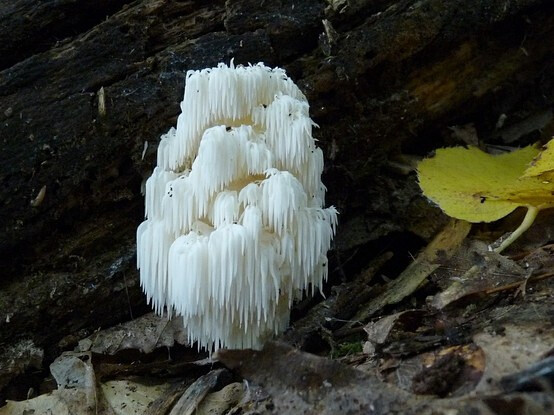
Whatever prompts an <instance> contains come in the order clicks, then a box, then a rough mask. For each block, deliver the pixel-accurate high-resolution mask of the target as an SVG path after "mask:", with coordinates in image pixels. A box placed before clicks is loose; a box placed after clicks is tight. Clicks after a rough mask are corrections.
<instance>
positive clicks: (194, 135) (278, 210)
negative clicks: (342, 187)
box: [137, 63, 337, 351]
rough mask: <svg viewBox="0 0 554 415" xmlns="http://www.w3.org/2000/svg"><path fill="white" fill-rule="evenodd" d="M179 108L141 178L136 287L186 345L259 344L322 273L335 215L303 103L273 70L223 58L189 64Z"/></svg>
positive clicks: (283, 323) (283, 76)
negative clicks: (175, 322) (180, 330)
mask: <svg viewBox="0 0 554 415" xmlns="http://www.w3.org/2000/svg"><path fill="white" fill-rule="evenodd" d="M181 110H182V113H181V115H180V116H179V118H178V120H177V128H171V129H170V130H169V132H168V133H167V134H164V135H163V136H162V137H161V142H160V144H159V147H158V159H157V166H156V167H155V169H154V171H153V173H152V176H151V177H150V178H149V179H148V181H147V182H146V209H145V210H146V220H145V221H144V222H143V223H142V224H141V225H140V226H139V227H138V229H137V266H138V268H139V269H140V280H141V286H142V288H143V290H144V291H145V293H146V295H147V298H148V302H149V303H152V306H153V307H154V309H155V310H156V312H158V313H163V312H164V310H165V311H166V312H167V313H168V314H169V315H170V316H171V315H180V316H182V317H183V320H184V324H185V327H186V331H187V333H188V338H189V341H190V342H191V344H192V343H193V342H195V341H196V342H198V347H202V348H206V349H208V350H210V351H213V350H217V349H218V348H222V347H225V348H237V349H243V348H260V347H261V346H262V345H263V342H264V340H265V339H267V338H268V337H271V336H273V335H274V334H278V333H280V332H282V331H283V330H284V329H285V328H286V327H287V325H288V321H289V314H290V308H291V305H292V302H293V301H294V300H295V299H298V298H299V297H300V296H301V295H302V292H303V291H304V290H307V289H308V288H309V287H311V289H312V291H313V290H314V289H315V288H317V287H321V285H322V282H323V280H325V279H326V278H327V273H328V271H327V257H326V254H327V251H328V250H329V247H330V244H331V239H332V238H333V235H334V232H335V226H336V223H337V211H336V210H335V208H334V207H330V208H327V209H324V208H323V206H324V197H325V187H324V185H323V184H322V182H321V173H322V170H323V153H322V151H321V149H319V148H318V147H316V145H315V142H314V139H313V137H312V127H313V126H314V125H315V124H314V123H313V122H312V120H311V119H310V117H309V106H308V102H307V100H306V98H305V96H304V95H303V94H302V92H301V91H300V89H299V88H298V87H297V86H296V85H295V84H294V82H293V81H292V80H291V79H290V78H289V77H288V76H287V75H286V73H285V71H284V70H283V69H280V68H269V67H267V66H265V65H263V64H261V63H260V64H257V65H252V66H236V67H235V66H234V65H233V64H232V63H231V65H230V66H227V65H225V64H219V65H218V67H216V68H210V69H204V70H200V71H188V72H187V75H186V84H185V95H184V99H183V101H182V103H181Z"/></svg>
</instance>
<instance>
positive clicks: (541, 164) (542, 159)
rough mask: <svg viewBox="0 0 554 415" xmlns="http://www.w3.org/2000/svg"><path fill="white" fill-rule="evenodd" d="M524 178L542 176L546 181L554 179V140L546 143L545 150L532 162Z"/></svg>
mask: <svg viewBox="0 0 554 415" xmlns="http://www.w3.org/2000/svg"><path fill="white" fill-rule="evenodd" d="M523 176H524V177H534V176H541V178H543V179H545V180H549V179H552V178H554V140H550V141H549V142H548V143H546V145H545V146H544V147H543V150H542V151H541V152H540V153H539V154H538V155H537V156H536V157H535V158H534V159H533V161H531V165H530V166H529V167H528V168H527V169H526V170H525V172H524V174H523Z"/></svg>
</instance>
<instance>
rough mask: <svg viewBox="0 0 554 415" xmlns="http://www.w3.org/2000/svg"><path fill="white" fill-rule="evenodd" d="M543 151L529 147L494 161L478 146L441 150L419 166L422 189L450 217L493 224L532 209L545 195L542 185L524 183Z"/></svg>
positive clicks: (503, 155) (533, 182) (536, 181)
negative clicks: (532, 202)
mask: <svg viewBox="0 0 554 415" xmlns="http://www.w3.org/2000/svg"><path fill="white" fill-rule="evenodd" d="M538 152H539V150H538V149H536V148H535V147H525V148H523V149H521V150H516V151H513V152H511V153H506V154H502V155H499V156H493V155H490V154H487V153H485V152H483V151H481V150H479V149H478V148H476V147H469V148H464V147H454V148H443V149H439V150H437V151H436V154H435V156H434V157H431V158H427V159H425V160H423V161H422V162H421V163H419V166H418V175H419V185H420V186H421V189H422V190H423V194H425V196H427V197H428V198H429V199H431V200H432V201H433V202H435V203H437V204H438V205H439V206H440V208H441V209H442V210H443V211H444V212H445V213H446V214H447V215H449V216H452V217H454V218H457V219H464V220H467V221H469V222H492V221H494V220H497V219H500V218H502V217H504V216H506V215H507V214H508V213H510V212H511V211H513V210H514V209H515V208H517V207H518V206H522V205H526V204H528V199H529V198H531V199H533V198H536V197H538V196H543V193H544V191H543V186H541V181H540V180H538V179H536V178H529V179H525V180H524V181H522V180H520V177H521V176H522V175H523V173H524V171H525V169H526V168H527V166H528V164H529V163H530V162H531V160H533V158H534V157H535V156H536V155H537V154H538ZM537 193H538V194H537Z"/></svg>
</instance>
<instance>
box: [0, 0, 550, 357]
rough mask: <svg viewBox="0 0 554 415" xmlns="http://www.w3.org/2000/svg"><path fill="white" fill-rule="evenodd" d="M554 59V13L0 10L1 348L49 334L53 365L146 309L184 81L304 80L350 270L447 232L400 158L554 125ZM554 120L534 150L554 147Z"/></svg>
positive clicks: (154, 6)
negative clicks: (150, 189) (217, 76)
mask: <svg viewBox="0 0 554 415" xmlns="http://www.w3.org/2000/svg"><path fill="white" fill-rule="evenodd" d="M323 19H327V20H328V21H329V22H330V24H331V25H330V26H329V25H328V26H327V27H328V29H327V30H325V28H324V25H323V24H322V20H323ZM553 45H554V5H552V4H551V2H549V1H546V0H515V1H511V2H506V1H497V0H486V1H484V0H470V1H468V0H465V1H462V0H457V1H449V2H444V1H439V0H424V1H408V0H397V1H392V0H391V1H386V0H381V1H377V0H365V1H364V0H350V1H349V0H345V1H330V2H324V1H322V0H321V1H318V0H307V1H302V2H295V1H292V0H283V1H280V2H272V1H265V2H264V1H258V0H243V1H228V2H226V3H225V2H223V1H217V0H214V1H176V0H174V1H171V0H155V1H151V0H148V1H146V0H144V1H140V0H137V1H134V2H126V1H123V0H120V1H88V0H79V1H78V0H74V1H69V0H65V1H62V0H59V1H53V2H35V1H24V0H20V1H16V2H10V1H2V2H0V57H1V58H0V70H1V72H0V122H1V124H0V140H1V143H2V152H1V153H0V183H1V184H2V186H1V187H0V200H2V202H3V203H2V205H1V206H0V232H1V234H0V267H1V269H2V270H3V273H2V278H1V280H0V345H9V344H14V343H15V342H17V341H19V340H21V339H32V340H33V341H34V342H35V344H37V345H39V346H40V347H43V348H45V349H46V350H47V352H50V355H49V354H48V353H47V356H52V355H53V354H54V353H57V352H58V350H59V348H60V347H61V348H63V347H68V346H70V345H71V344H73V343H74V342H75V341H76V340H77V339H78V338H79V337H81V336H82V335H84V334H86V333H87V332H89V331H90V330H94V329H96V328H98V327H106V326H109V325H112V324H114V323H116V322H119V321H123V320H126V319H129V318H131V314H132V313H134V315H137V314H140V313H142V312H144V311H145V310H146V309H147V306H146V304H145V303H144V300H143V297H142V295H141V292H140V288H139V286H138V276H137V273H136V271H135V265H134V255H135V247H134V245H135V242H134V234H135V230H136V227H137V225H138V224H139V223H140V221H141V220H142V215H143V197H142V196H141V194H140V188H141V183H142V181H143V180H144V179H145V178H146V177H148V175H149V174H150V172H151V169H152V167H153V164H154V161H155V155H156V143H157V142H158V137H159V136H160V134H162V133H163V132H165V131H167V130H168V129H169V127H171V126H172V125H174V124H175V120H176V116H177V115H178V113H179V111H180V109H179V102H180V100H181V99H182V94H183V85H184V76H185V72H186V71H187V70H189V69H199V68H204V67H209V66H214V65H216V64H217V63H218V62H229V61H230V60H231V59H232V58H234V62H235V64H241V63H244V64H246V63H248V62H252V63H255V62H259V61H263V62H265V63H266V64H268V65H279V66H282V67H284V68H286V69H287V71H288V73H289V75H290V76H291V77H292V78H293V79H294V80H295V81H296V82H297V83H298V85H299V86H300V87H301V88H302V90H303V91H304V92H305V93H306V95H307V96H308V99H309V101H310V104H311V112H312V116H313V118H314V120H315V122H317V123H318V124H319V125H320V127H321V128H320V129H319V130H317V131H316V134H317V138H318V139H319V140H320V141H319V145H320V146H321V147H323V149H324V152H325V154H326V159H327V160H326V170H325V183H326V184H327V187H328V189H329V191H328V203H333V204H335V205H336V206H337V207H338V208H339V210H340V212H341V218H340V219H341V227H340V230H339V234H338V236H337V252H336V256H337V257H338V259H341V258H342V259H344V258H347V257H352V258H354V259H353V260H352V261H350V263H348V264H344V263H343V262H344V261H342V262H340V263H341V264H342V265H344V268H343V270H346V271H345V272H346V273H348V272H350V271H351V270H358V269H359V268H360V267H362V266H363V265H364V264H365V263H367V261H368V260H369V259H370V258H371V257H372V256H375V253H372V252H371V251H370V249H372V248H374V247H375V245H374V244H373V243H374V241H376V240H379V241H380V243H388V244H390V245H391V247H392V248H391V249H393V250H394V249H396V248H397V245H395V244H398V241H397V240H398V238H397V237H400V239H402V238H404V239H406V238H408V239H410V238H411V239H412V240H413V243H414V244H415V245H416V246H417V244H418V242H421V240H422V239H426V238H428V237H429V236H430V235H431V234H432V233H433V232H434V231H435V230H436V229H437V223H440V220H437V218H438V217H439V215H438V212H437V210H434V209H433V208H431V207H430V206H429V205H428V203H427V202H426V201H425V200H424V199H423V198H422V197H421V196H420V194H419V189H418V187H417V185H416V183H415V178H414V176H413V175H408V176H403V175H400V174H398V173H396V172H394V171H391V170H390V169H388V166H389V163H388V161H389V160H393V159H394V157H395V155H397V154H399V153H400V152H407V153H413V154H417V155H424V154H426V153H427V152H428V151H430V150H431V149H433V148H435V147H437V146H439V145H441V144H444V143H447V142H449V140H451V139H450V134H449V130H448V127H449V126H451V125H456V124H465V123H469V122H473V123H474V124H475V127H476V130H477V132H478V135H479V138H480V139H481V140H483V141H485V142H492V143H502V137H503V136H502V129H497V128H496V123H497V120H498V118H499V117H500V116H501V114H506V115H507V117H508V118H507V126H508V127H512V128H516V130H517V128H518V126H521V125H522V123H524V122H526V121H527V120H529V119H530V118H532V117H533V116H536V114H542V113H544V112H545V111H546V113H548V111H549V110H550V109H551V107H552V104H553V101H554V99H553V94H554V83H553V75H552V74H554V59H553V54H554V46H553ZM101 88H103V90H104V94H105V101H106V114H105V115H101V114H100V113H99V110H98V99H99V97H98V95H99V94H98V93H99V90H100V89H101ZM550 114H551V112H550ZM551 118H552V116H551V115H550V117H546V121H544V122H543V123H542V124H540V125H536V123H535V124H533V125H534V128H531V129H529V128H528V129H527V130H525V129H524V128H523V127H521V128H520V130H521V131H522V132H521V134H520V135H523V137H522V138H521V140H520V141H521V142H530V141H535V140H536V139H538V138H540V137H541V134H543V136H546V135H547V134H549V133H550V131H551V130H552V120H551ZM520 130H518V131H520ZM541 131H542V132H541ZM145 141H148V143H149V146H148V150H147V151H146V154H145V157H144V159H142V158H141V156H142V151H143V148H144V143H145ZM43 186H45V189H46V190H45V194H44V199H43V200H42V202H41V203H40V204H38V206H31V202H32V201H33V200H35V198H36V197H37V195H38V194H39V192H40V190H41V188H43ZM35 202H36V201H35ZM35 204H37V203H35ZM379 238H381V239H379ZM395 247H396V248H395ZM403 249H404V250H406V248H405V247H404V248H403ZM354 253H357V254H354ZM335 263H338V262H337V261H336V260H335ZM349 267H350V268H349ZM332 278H333V275H332Z"/></svg>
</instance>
